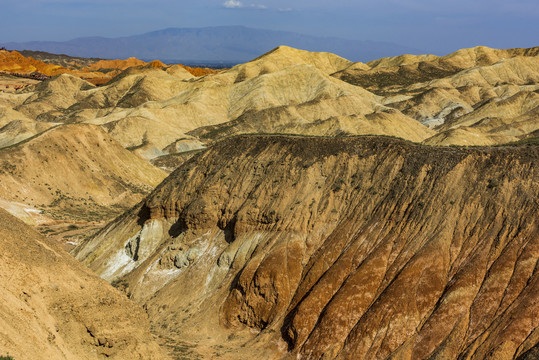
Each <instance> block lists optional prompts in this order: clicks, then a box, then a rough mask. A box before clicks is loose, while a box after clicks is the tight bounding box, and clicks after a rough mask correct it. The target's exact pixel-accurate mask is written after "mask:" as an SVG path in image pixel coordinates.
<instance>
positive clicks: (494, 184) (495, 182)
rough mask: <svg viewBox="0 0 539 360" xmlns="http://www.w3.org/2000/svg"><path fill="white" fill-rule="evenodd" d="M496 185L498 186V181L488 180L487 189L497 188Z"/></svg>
mask: <svg viewBox="0 0 539 360" xmlns="http://www.w3.org/2000/svg"><path fill="white" fill-rule="evenodd" d="M498 185H499V184H498V181H496V180H494V179H488V185H487V188H488V189H493V188H495V187H497V186H498Z"/></svg>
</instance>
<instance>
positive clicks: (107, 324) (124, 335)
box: [0, 209, 166, 360]
mask: <svg viewBox="0 0 539 360" xmlns="http://www.w3.org/2000/svg"><path fill="white" fill-rule="evenodd" d="M0 284H1V287H2V291H1V292H0V355H6V354H7V353H9V354H10V355H11V356H13V358H14V359H17V360H19V359H36V360H37V359H43V360H45V359H73V360H82V359H105V358H108V359H118V360H120V359H122V360H123V359H141V360H142V359H144V360H146V359H155V360H157V359H165V358H166V356H165V355H164V353H163V352H162V350H161V349H160V348H159V347H158V345H157V344H156V343H155V341H154V339H153V337H152V335H151V334H150V332H149V331H148V329H149V322H148V319H147V315H146V314H145V313H144V311H143V310H142V309H141V308H139V307H138V306H136V305H134V304H133V303H131V302H130V301H129V300H128V299H127V298H126V297H125V295H123V294H122V293H120V292H119V291H117V290H115V289H113V288H112V286H110V285H109V284H108V283H107V282H105V281H103V280H101V279H99V278H97V277H96V276H95V275H94V274H93V273H91V272H90V271H89V270H88V269H86V268H85V267H83V266H81V264H80V263H78V262H77V261H75V260H74V259H73V258H72V257H71V256H69V255H68V254H67V253H65V252H64V251H63V250H61V249H60V248H59V247H57V246H56V244H54V243H52V242H49V241H48V240H47V239H46V238H44V237H42V236H41V235H39V234H38V233H37V232H35V231H34V230H32V229H31V228H29V227H28V226H27V225H25V224H24V223H22V222H21V221H20V220H17V219H16V218H14V217H13V216H11V215H8V214H7V213H6V212H5V211H4V210H2V209H0Z"/></svg>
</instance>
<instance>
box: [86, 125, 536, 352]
mask: <svg viewBox="0 0 539 360" xmlns="http://www.w3.org/2000/svg"><path fill="white" fill-rule="evenodd" d="M538 160H539V152H538V149H537V147H536V146H511V147H491V148H471V149H466V148H447V147H445V148H444V147H428V146H421V145H416V144H412V143H409V142H404V141H401V140H396V139H391V138H385V137H352V138H317V137H297V136H296V137H285V136H240V137H232V138H230V139H227V140H224V141H221V142H219V143H216V144H215V145H213V146H212V147H211V148H210V149H209V150H207V151H206V152H203V153H200V154H198V155H195V156H194V157H193V158H191V160H189V161H187V162H186V163H185V164H183V165H182V166H180V167H179V168H178V169H177V170H176V171H174V172H173V173H172V174H171V175H170V176H169V177H168V178H167V179H166V180H165V181H164V182H163V183H162V184H161V185H160V186H158V187H157V189H156V190H155V191H154V192H153V193H152V194H151V195H150V196H149V197H148V198H147V199H146V200H145V201H144V202H142V203H140V204H139V205H137V206H136V207H134V208H133V209H132V210H131V211H129V212H127V213H126V214H124V215H123V216H122V217H120V218H118V219H117V220H115V221H113V222H112V223H110V224H109V225H108V226H107V227H105V228H104V229H103V230H102V231H101V232H100V233H98V234H97V235H96V236H94V237H93V238H92V239H90V240H89V241H87V242H86V243H84V244H83V245H82V246H80V247H79V248H78V249H77V251H76V252H77V253H76V257H77V258H78V259H79V260H81V261H82V262H84V263H86V264H87V265H89V267H90V268H91V269H93V270H94V271H96V272H97V273H98V274H99V275H100V276H102V277H103V278H105V279H107V280H109V281H120V280H121V281H122V282H124V284H125V286H126V291H127V292H128V293H129V294H130V296H131V298H132V299H134V300H135V301H136V302H138V303H140V304H144V306H145V308H146V309H147V311H148V313H149V315H150V318H151V321H152V328H153V331H154V332H155V333H157V334H159V335H160V336H161V340H162V342H163V343H165V344H167V345H169V349H171V352H172V353H174V351H175V350H174V349H176V354H177V355H178V356H180V355H181V356H184V357H187V358H197V357H198V356H203V357H208V358H210V357H211V358H224V359H237V358H255V357H261V356H262V357H264V358H302V359H320V358H324V359H358V358H362V359H380V358H393V359H395V358H399V359H427V358H429V359H454V358H463V359H513V358H517V357H521V358H526V356H527V354H532V353H533V351H536V350H534V347H535V348H537V343H538V342H539V330H538V323H537V314H538V313H539V307H538V306H539V303H538V302H537V294H538V293H539V273H538V268H537V263H538V259H539V226H538V224H537V213H539V202H538V198H537V194H539V174H538V173H537V166H536V165H537V163H538ZM180 345H181V346H180ZM530 356H531V355H530Z"/></svg>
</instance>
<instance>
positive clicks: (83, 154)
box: [0, 124, 166, 221]
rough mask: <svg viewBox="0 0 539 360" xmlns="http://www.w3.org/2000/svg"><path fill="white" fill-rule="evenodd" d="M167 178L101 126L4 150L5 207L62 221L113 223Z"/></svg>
mask: <svg viewBox="0 0 539 360" xmlns="http://www.w3.org/2000/svg"><path fill="white" fill-rule="evenodd" d="M165 175H166V173H165V172H164V171H162V170H160V169H158V168H156V167H154V166H152V165H150V164H148V163H147V162H146V161H144V160H143V159H140V158H139V157H137V156H136V155H134V154H132V153H131V152H129V151H128V150H126V149H124V148H123V147H122V146H121V145H120V144H118V143H117V142H116V141H114V140H113V139H112V138H111V137H110V136H108V135H107V133H105V132H104V131H103V130H102V129H101V128H100V127H98V126H95V125H88V124H73V125H63V126H57V127H53V128H50V129H49V130H48V131H45V132H42V133H40V134H38V135H36V136H35V137H32V138H30V139H28V140H26V141H24V142H21V143H18V144H16V145H12V146H11V147H7V148H4V149H0V184H1V185H0V198H1V200H3V202H4V206H6V204H5V202H7V203H11V204H12V206H15V207H17V206H18V207H23V208H24V207H25V206H26V207H30V209H29V210H30V211H34V212H37V213H39V211H38V210H36V209H39V210H41V211H45V212H46V213H47V214H48V215H49V216H51V217H53V218H56V219H72V220H87V221H94V220H102V219H109V218H111V217H112V216H114V215H117V214H118V213H120V212H122V211H124V210H125V209H126V208H129V207H130V206H133V205H134V204H136V203H137V202H138V201H140V200H141V199H142V198H143V197H144V196H145V195H146V194H148V193H149V192H150V191H151V190H152V189H153V188H154V187H155V186H156V185H158V184H159V183H160V182H161V181H162V180H163V179H164V177H165ZM32 208H33V210H32ZM15 213H16V212H15Z"/></svg>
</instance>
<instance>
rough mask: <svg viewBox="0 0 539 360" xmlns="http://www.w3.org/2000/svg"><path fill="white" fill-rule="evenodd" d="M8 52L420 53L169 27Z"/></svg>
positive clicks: (230, 57)
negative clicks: (281, 47) (287, 50)
mask: <svg viewBox="0 0 539 360" xmlns="http://www.w3.org/2000/svg"><path fill="white" fill-rule="evenodd" d="M3 45H5V46H6V47H7V48H8V49H11V50H39V51H47V52H52V53H56V54H68V55H71V56H81V57H99V58H107V59H118V58H122V59H123V58H127V57H131V56H135V57H137V58H139V59H147V60H151V59H160V60H162V61H165V62H166V61H167V60H168V61H170V62H179V61H181V62H184V63H185V62H187V63H204V62H208V63H219V62H225V63H240V62H245V61H247V60H251V59H253V58H255V57H257V56H260V55H261V54H263V53H265V52H267V51H269V50H271V49H273V48H275V47H277V46H279V45H288V46H291V47H295V48H300V49H304V50H309V51H326V52H331V53H335V54H337V55H340V56H342V57H345V58H347V59H349V60H352V61H363V62H366V61H370V60H375V59H379V58H381V57H386V56H396V55H400V54H404V53H412V54H418V53H423V52H422V51H421V50H417V49H412V48H407V47H404V46H400V45H397V44H392V43H387V42H379V41H361V40H348V39H342V38H335V37H317V36H310V35H303V34H299V33H294V32H287V31H274V30H262V29H252V28H247V27H243V26H219V27H206V28H169V29H164V30H158V31H153V32H149V33H145V34H140V35H134V36H128V37H119V38H105V37H84V38H77V39H73V40H69V41H63V42H58V41H31V42H23V43H6V44H3Z"/></svg>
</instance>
